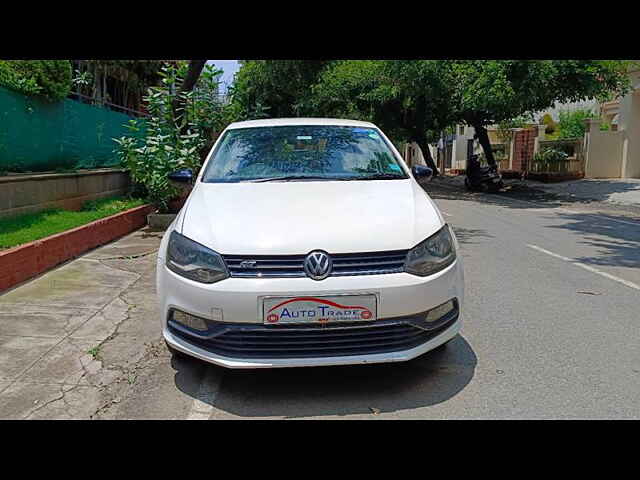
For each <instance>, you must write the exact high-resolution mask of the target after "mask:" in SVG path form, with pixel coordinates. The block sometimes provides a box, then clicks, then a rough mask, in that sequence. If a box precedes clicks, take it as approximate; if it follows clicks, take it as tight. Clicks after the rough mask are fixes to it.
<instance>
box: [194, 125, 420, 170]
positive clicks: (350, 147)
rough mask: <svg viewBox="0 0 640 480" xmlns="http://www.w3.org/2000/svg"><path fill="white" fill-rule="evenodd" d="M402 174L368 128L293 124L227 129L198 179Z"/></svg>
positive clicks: (377, 136) (377, 138) (379, 139)
mask: <svg viewBox="0 0 640 480" xmlns="http://www.w3.org/2000/svg"><path fill="white" fill-rule="evenodd" d="M376 175H377V176H384V178H391V179H393V178H407V175H406V174H405V172H404V170H403V169H402V167H401V166H400V164H399V163H398V160H397V159H396V157H395V155H394V154H393V152H392V150H391V149H390V147H389V145H388V144H387V142H386V141H385V140H384V139H383V138H382V137H381V136H380V134H379V133H378V131H377V130H376V129H374V128H361V127H340V126H331V125H327V126H325V125H295V126H281V127H254V128H239V129H233V130H228V131H227V132H226V133H225V136H224V138H223V139H222V140H221V142H220V143H219V145H218V147H216V151H215V152H214V153H213V157H212V158H211V160H210V161H209V163H208V164H207V167H206V170H205V172H204V174H203V177H202V180H203V181H204V182H242V181H251V180H259V179H265V178H268V179H277V178H278V177H286V176H296V177H297V178H299V177H302V178H301V179H304V177H312V178H310V179H313V180H323V179H326V180H358V179H359V178H362V179H365V178H366V177H372V176H376Z"/></svg>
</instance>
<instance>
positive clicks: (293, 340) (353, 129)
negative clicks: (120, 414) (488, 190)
mask: <svg viewBox="0 0 640 480" xmlns="http://www.w3.org/2000/svg"><path fill="white" fill-rule="evenodd" d="M431 173H432V172H431V170H430V169H429V168H427V167H425V166H421V165H415V166H413V167H412V168H409V167H408V166H407V165H406V164H405V162H404V161H403V159H402V156H401V155H400V154H399V152H398V151H397V150H396V148H395V147H394V146H393V144H392V143H391V142H390V141H389V139H388V138H387V137H386V136H385V134H384V133H383V132H382V131H381V130H380V129H379V128H377V127H376V126H375V125H373V124H371V123H368V122H359V121H352V120H336V119H318V118H296V119H271V120H255V121H247V122H238V123H233V124H231V125H229V126H228V127H227V128H226V129H225V130H224V132H223V133H222V134H221V135H220V137H219V138H218V140H217V141H216V143H215V145H214V146H213V148H212V150H211V152H210V153H209V155H208V157H207V159H206V160H205V162H204V164H203V166H202V168H201V170H200V171H199V173H197V175H195V174H194V172H191V171H190V170H180V171H177V172H174V173H172V174H171V175H169V178H170V181H171V182H172V183H173V184H175V185H183V186H184V185H187V186H188V187H189V188H191V192H190V194H189V196H188V198H187V200H186V202H185V204H184V206H183V207H182V209H181V210H180V212H179V213H178V215H177V216H176V218H175V220H174V221H173V223H172V224H171V225H170V227H169V228H168V230H167V231H166V234H165V235H164V237H163V239H162V242H161V245H160V250H159V253H158V263H157V293H158V299H159V304H160V321H161V326H162V334H163V336H164V339H165V341H166V344H167V346H168V348H169V350H170V351H171V352H172V353H174V354H187V355H191V356H193V357H196V358H198V359H201V360H204V361H207V362H211V363H214V364H218V365H222V366H224V367H230V368H260V367H297V366H320V365H344V364H363V363H379V362H399V361H406V360H409V359H412V358H414V357H417V356H419V355H422V354H424V353H425V352H428V351H430V350H433V349H435V348H437V347H440V346H442V345H444V344H445V343H446V342H448V341H449V340H451V339H452V338H453V337H454V336H455V335H456V334H457V333H458V332H459V330H460V328H461V323H462V317H461V306H462V302H463V294H464V286H463V283H464V278H463V277H464V274H463V265H462V258H461V257H460V256H459V255H458V254H457V248H458V243H457V240H456V237H455V235H454V233H453V231H452V229H451V228H450V227H449V225H447V224H446V222H445V221H444V219H443V217H442V215H441V213H440V211H439V210H438V208H437V207H436V205H435V204H434V202H433V201H432V200H431V198H430V197H429V196H428V195H427V193H426V192H425V190H424V189H423V187H422V184H424V182H426V181H427V180H428V179H429V178H430V176H431Z"/></svg>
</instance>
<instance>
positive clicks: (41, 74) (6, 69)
mask: <svg viewBox="0 0 640 480" xmlns="http://www.w3.org/2000/svg"><path fill="white" fill-rule="evenodd" d="M0 85H2V86H4V87H7V88H10V89H12V90H15V91H18V92H20V93H23V94H26V95H35V96H38V97H40V98H42V99H45V100H48V101H50V102H57V101H60V100H62V99H63V98H65V97H66V96H67V95H68V94H69V91H70V90H71V63H70V62H69V60H0Z"/></svg>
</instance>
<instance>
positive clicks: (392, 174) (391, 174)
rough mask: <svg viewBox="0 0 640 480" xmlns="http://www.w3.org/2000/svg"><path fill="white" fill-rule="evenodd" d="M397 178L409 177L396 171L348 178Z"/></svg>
mask: <svg viewBox="0 0 640 480" xmlns="http://www.w3.org/2000/svg"><path fill="white" fill-rule="evenodd" d="M395 178H407V177H404V176H402V175H398V174H396V173H374V174H372V175H363V176H358V177H352V178H349V179H348V180H391V179H395Z"/></svg>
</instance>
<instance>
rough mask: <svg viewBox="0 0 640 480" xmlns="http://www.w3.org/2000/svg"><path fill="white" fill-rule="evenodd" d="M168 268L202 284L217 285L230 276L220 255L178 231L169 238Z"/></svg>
mask: <svg viewBox="0 0 640 480" xmlns="http://www.w3.org/2000/svg"><path fill="white" fill-rule="evenodd" d="M167 268H169V270H171V271H172V272H175V273H177V274H178V275H181V276H183V277H185V278H188V279H189V280H194V281H196V282H201V283H215V282H218V281H220V280H223V279H225V278H227V277H228V276H229V272H228V271H227V267H226V266H225V264H224V260H223V259H222V257H221V256H220V255H218V254H217V253H216V252H214V251H213V250H211V249H210V248H207V247H205V246H204V245H200V244H199V243H197V242H194V241H193V240H190V239H188V238H187V237H185V236H184V235H180V234H179V233H178V232H176V231H173V232H171V236H170V237H169V246H168V247H167Z"/></svg>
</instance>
